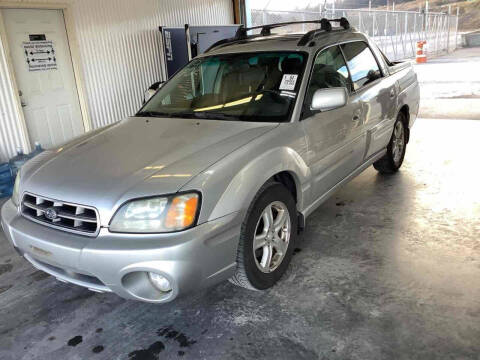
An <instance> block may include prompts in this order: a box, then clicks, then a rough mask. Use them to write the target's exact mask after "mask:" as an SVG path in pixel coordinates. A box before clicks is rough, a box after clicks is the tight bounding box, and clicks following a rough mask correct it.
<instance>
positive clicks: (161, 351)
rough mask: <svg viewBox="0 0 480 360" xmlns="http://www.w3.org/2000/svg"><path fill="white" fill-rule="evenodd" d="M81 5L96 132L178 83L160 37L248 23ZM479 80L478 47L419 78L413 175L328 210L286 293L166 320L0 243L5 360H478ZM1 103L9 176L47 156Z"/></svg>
mask: <svg viewBox="0 0 480 360" xmlns="http://www.w3.org/2000/svg"><path fill="white" fill-rule="evenodd" d="M251 1H253V0H251ZM81 2H82V4H80V1H71V2H69V3H68V4H67V5H65V6H66V8H68V11H66V12H65V13H68V14H69V15H68V16H70V17H72V19H73V21H72V22H71V24H70V25H67V33H68V34H69V36H70V34H71V33H69V32H68V29H69V26H72V27H73V28H74V32H75V36H76V38H75V39H72V38H71V37H70V38H69V40H70V48H71V50H70V51H71V52H72V57H73V58H75V57H76V58H77V59H78V63H75V61H74V60H73V65H72V68H73V70H72V71H73V74H74V77H75V76H77V74H80V75H81V81H80V85H77V86H80V87H81V89H78V94H79V97H80V99H79V104H80V105H79V110H78V111H79V112H80V113H82V116H81V117H83V120H82V124H83V125H82V126H84V130H85V131H88V130H90V129H94V128H98V127H101V126H104V125H107V124H109V123H112V122H114V121H118V120H120V119H122V118H124V117H126V116H128V115H131V114H133V113H135V111H136V110H137V109H138V108H139V106H140V105H141V102H142V96H143V92H144V90H145V89H147V88H148V86H149V85H150V84H151V83H153V82H155V81H158V80H159V79H164V78H165V77H166V74H165V67H164V64H163V61H164V60H163V54H161V51H162V50H161V47H160V45H159V36H160V33H159V32H158V26H162V25H169V26H178V27H183V26H184V24H186V23H191V24H202V25H227V24H233V23H238V22H240V20H239V19H240V16H239V15H238V13H237V14H236V12H239V11H240V10H241V5H242V3H243V2H241V1H240V2H238V1H233V2H232V1H223V0H222V1H220V0H202V1H193V0H190V1H187V0H182V1H179V0H177V1H175V2H174V1H162V2H161V3H162V4H161V5H159V2H157V1H153V0H142V1H141V2H140V3H137V2H135V3H136V4H137V5H135V6H133V5H132V4H133V3H130V2H128V1H126V0H125V1H118V2H117V1H113V0H109V1H101V2H95V1H90V0H88V1H84V0H82V1H81ZM3 3H4V2H2V1H0V9H3V8H4V7H3V6H2V5H5V4H6V3H8V7H9V8H15V4H14V3H15V2H12V1H9V2H5V4H3ZM25 3H27V5H25ZM96 3H102V5H97V4H96ZM200 3H202V4H201V5H199V4H200ZM18 4H21V7H19V8H21V9H25V8H28V2H24V1H19V2H18ZM39 4H41V2H39ZM115 4H117V6H114V5H115ZM128 4H130V5H128ZM5 6H6V5H5ZM19 6H20V5H19ZM62 6H63V5H62ZM45 8H48V6H46V7H43V9H45ZM115 8H116V9H115ZM37 9H38V8H37ZM112 9H113V10H112ZM152 11H153V12H154V16H151V13H152ZM110 12H111V13H110ZM149 13H150V14H149ZM107 14H109V15H107ZM75 16H79V18H78V19H75ZM4 22H5V20H4ZM73 23H75V25H74V26H73ZM0 25H2V24H0ZM2 26H5V24H3V25H2ZM118 27H124V28H126V30H125V29H124V30H118ZM117 30H118V32H117V33H116V32H115V31H117ZM122 31H124V32H123V33H122ZM129 36H131V37H132V39H131V42H128V41H127V42H123V41H122V40H123V39H126V38H128V37H129ZM135 36H137V37H138V38H137V39H135V38H134V37H135ZM96 39H97V40H98V41H97V40H96ZM4 40H5V39H3V38H2V44H3V46H5V42H4ZM72 41H73V42H74V43H75V44H73V45H74V46H72ZM105 44H108V45H109V48H108V51H107V48H103V49H102V46H103V47H105V46H106V45H105ZM0 45H1V44H0ZM115 46H116V47H115ZM73 48H76V49H77V50H72V49H73ZM75 51H78V53H77V54H75ZM108 52H110V53H108ZM3 54H4V52H3V51H2V52H0V55H2V56H3ZM90 55H91V56H92V59H91V61H92V62H94V63H95V64H89V61H90V60H88V61H87V59H89V58H88V57H89V56H90ZM115 59H119V62H118V63H115V61H114V60H115ZM7 62H8V61H7V60H6V59H5V58H0V75H2V76H4V79H5V78H8V74H9V71H8V66H7V65H8V64H7ZM112 64H114V65H115V66H114V67H113V68H112ZM9 66H10V65H9ZM479 67H480V47H468V48H461V49H457V50H456V51H454V52H451V53H446V54H442V55H438V56H435V57H433V58H429V59H428V62H427V63H426V64H418V65H415V71H416V72H417V75H418V79H419V82H420V89H421V108H420V113H419V118H418V119H417V121H416V123H415V126H414V127H413V130H412V132H411V139H410V143H409V145H408V148H407V156H406V158H405V163H404V165H403V167H402V168H401V170H400V171H399V172H398V173H397V174H395V175H392V176H385V175H380V174H378V173H377V172H376V171H375V170H374V169H373V168H372V167H370V168H368V169H367V170H366V171H364V172H363V173H362V174H361V175H360V176H358V177H357V178H355V179H354V180H353V181H351V182H350V183H348V184H347V185H345V186H343V187H342V188H341V189H340V190H339V191H338V192H337V193H335V195H334V196H332V197H331V198H330V199H329V200H328V201H327V202H325V203H324V204H323V205H322V206H321V207H320V208H318V209H317V210H316V211H315V212H314V213H313V214H312V215H311V216H310V217H309V218H308V219H307V227H306V229H305V230H304V231H303V232H302V233H301V235H300V238H299V241H298V243H297V244H296V248H295V250H294V257H293V260H292V262H291V264H290V266H289V268H288V270H287V273H286V274H285V275H284V276H283V278H282V279H281V281H279V283H278V284H277V285H275V286H274V287H273V288H272V289H269V290H266V291H257V292H255V291H246V290H244V289H241V288H238V287H235V286H234V285H232V284H230V283H228V282H227V283H222V284H220V285H217V286H215V287H213V288H209V289H206V290H204V291H202V292H200V293H194V294H191V295H189V296H185V297H182V298H179V299H177V300H175V301H174V302H171V303H167V304H163V305H155V304H147V303H141V302H136V301H131V300H124V299H122V298H120V297H118V296H115V295H113V294H98V293H95V292H92V291H89V290H88V289H85V288H81V287H77V286H74V285H70V284H65V283H62V282H59V281H57V280H56V279H55V278H53V277H52V276H49V275H48V274H46V273H43V272H42V271H38V270H36V269H34V268H33V267H32V266H31V265H30V264H29V263H28V262H27V261H25V260H24V259H23V258H21V257H19V256H18V255H17V254H16V252H15V251H14V250H13V248H12V247H11V245H10V244H9V243H8V241H7V240H6V238H5V235H4V234H3V232H2V231H1V230H0V319H1V321H0V358H1V359H5V360H10V359H11V360H13V359H54V358H58V359H96V358H98V359H176V358H184V359H253V358H257V359H478V358H479V355H478V354H479V353H480V222H479V219H480V190H479V187H478V182H479V179H480V170H479V168H478V165H477V164H478V160H476V158H477V155H478V154H479V150H478V138H479V137H480V100H479V98H480V86H479V84H480V72H479V71H478V68H479ZM76 80H78V77H77V78H76ZM0 81H2V84H1V85H0V86H2V87H3V89H5V88H6V87H7V85H8V84H7V81H4V80H1V79H0ZM8 86H10V85H8ZM16 90H18V89H16ZM0 94H5V95H4V96H3V97H2V99H1V100H0V104H2V107H3V108H2V109H0V114H1V116H2V117H1V118H0V120H1V121H2V124H1V127H0V141H1V144H0V155H1V157H2V160H6V159H8V158H9V157H11V156H13V155H15V151H16V149H17V148H19V147H20V148H23V149H24V150H25V152H27V153H28V152H29V151H30V150H31V149H33V145H34V144H33V142H32V141H31V137H32V135H31V134H30V135H29V133H28V131H25V129H23V130H18V131H14V129H20V128H22V127H25V124H26V123H28V121H27V122H26V121H25V119H23V115H22V114H21V110H20V111H17V110H18V105H19V102H20V101H21V99H17V98H14V96H13V95H12V94H11V91H10V92H7V91H5V92H4V93H2V92H1V91H0ZM4 201H6V199H0V204H2V203H3V202H4Z"/></svg>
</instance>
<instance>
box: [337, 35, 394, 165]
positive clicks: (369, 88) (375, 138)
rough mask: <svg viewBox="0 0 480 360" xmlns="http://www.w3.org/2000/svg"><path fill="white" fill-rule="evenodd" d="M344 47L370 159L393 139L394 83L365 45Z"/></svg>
mask: <svg viewBox="0 0 480 360" xmlns="http://www.w3.org/2000/svg"><path fill="white" fill-rule="evenodd" d="M341 48H342V51H343V54H344V56H345V59H346V61H347V65H348V68H349V71H350V75H351V78H352V83H353V93H352V95H351V99H352V101H353V102H357V103H358V104H359V105H360V107H361V115H360V116H361V117H362V123H363V127H364V132H365V135H366V137H365V139H366V142H365V154H364V159H367V158H369V157H370V156H372V155H373V154H375V153H376V152H378V151H380V150H382V149H383V148H384V147H385V146H386V144H387V143H388V141H389V139H390V136H391V133H392V126H393V122H394V121H395V97H396V87H395V80H394V79H393V78H391V77H388V74H385V73H384V71H382V69H381V68H380V66H379V63H378V61H377V59H376V58H375V56H374V55H373V53H372V51H371V49H370V47H369V46H368V44H367V43H366V42H364V41H355V42H349V43H345V44H342V45H341ZM386 75H387V76H386Z"/></svg>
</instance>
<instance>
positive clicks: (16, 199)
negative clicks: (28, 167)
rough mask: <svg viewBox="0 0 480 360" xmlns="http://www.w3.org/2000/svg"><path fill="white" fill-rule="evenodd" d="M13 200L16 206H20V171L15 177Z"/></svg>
mask: <svg viewBox="0 0 480 360" xmlns="http://www.w3.org/2000/svg"><path fill="white" fill-rule="evenodd" d="M12 202H13V204H14V205H15V206H17V207H18V204H19V202H20V171H19V172H18V173H17V176H16V177H15V184H14V185H13V192H12Z"/></svg>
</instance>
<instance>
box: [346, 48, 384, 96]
mask: <svg viewBox="0 0 480 360" xmlns="http://www.w3.org/2000/svg"><path fill="white" fill-rule="evenodd" d="M342 50H343V53H344V54H345V58H346V59H347V65H348V68H349V70H350V75H351V76H352V81H353V89H354V90H358V89H360V88H362V86H365V85H367V84H368V83H371V82H372V81H374V80H376V79H378V78H380V77H381V76H382V73H381V72H380V69H379V67H378V64H377V60H375V57H374V56H373V54H372V51H371V50H370V48H369V47H368V45H367V44H366V43H364V42H363V41H357V42H351V43H347V44H343V45H342Z"/></svg>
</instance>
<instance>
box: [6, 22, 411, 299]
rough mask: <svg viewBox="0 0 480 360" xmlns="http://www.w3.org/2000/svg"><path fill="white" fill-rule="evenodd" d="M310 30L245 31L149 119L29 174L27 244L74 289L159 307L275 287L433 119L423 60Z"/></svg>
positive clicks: (18, 205) (164, 96)
mask: <svg viewBox="0 0 480 360" xmlns="http://www.w3.org/2000/svg"><path fill="white" fill-rule="evenodd" d="M311 22H313V23H318V24H319V25H320V28H319V29H315V30H312V31H309V32H307V33H305V34H273V33H272V32H271V30H273V29H275V28H277V27H279V26H283V25H284V24H272V25H266V26H263V27H261V29H253V30H261V32H260V33H259V34H254V35H248V34H247V31H248V30H252V29H245V28H243V27H240V29H239V31H238V32H237V34H236V36H235V37H234V38H232V39H228V40H224V41H221V42H219V43H217V44H215V45H214V46H212V48H211V49H209V50H208V51H207V52H206V53H204V54H202V55H200V56H198V57H197V58H195V59H193V60H192V61H191V62H190V63H189V64H187V65H186V66H185V67H184V68H183V69H181V70H180V71H179V72H178V73H177V74H176V75H175V76H173V77H172V78H171V79H170V80H169V81H167V82H166V83H164V84H163V86H161V87H160V88H159V89H158V90H157V91H156V92H155V93H154V95H153V96H152V97H151V98H150V99H149V100H148V101H147V102H146V104H145V105H144V106H143V107H142V108H141V109H140V110H139V111H138V113H137V114H136V115H135V116H132V117H129V118H127V119H125V120H123V121H120V122H118V123H116V124H113V125H110V126H107V127H105V128H102V129H98V130H96V131H93V132H91V133H88V134H85V135H84V136H82V137H79V138H77V139H74V140H73V141H71V142H69V143H67V144H64V145H62V146H59V147H57V148H55V149H49V150H46V151H44V152H43V153H42V154H40V155H38V156H37V157H35V158H34V159H33V160H31V161H29V162H27V163H26V164H25V165H24V166H23V167H22V169H21V170H20V172H19V174H18V176H17V178H16V181H15V186H14V193H13V196H12V199H11V200H10V201H8V202H6V203H5V204H4V206H3V208H2V217H1V218H2V226H3V228H4V231H5V233H6V235H7V238H8V239H9V241H10V242H11V244H12V245H13V246H14V248H15V249H16V250H17V251H18V253H19V254H21V255H22V256H24V257H25V259H26V260H28V261H29V262H30V263H31V264H32V265H33V266H35V267H36V268H38V269H40V270H43V271H45V272H47V273H49V274H51V275H53V276H55V277H56V278H57V279H59V280H61V281H64V282H69V283H73V284H77V285H80V286H84V287H86V288H88V289H90V290H92V291H97V292H114V293H116V294H118V295H120V296H122V297H124V298H128V299H136V300H141V301H146V302H152V303H164V302H167V301H171V300H173V299H175V298H176V297H177V296H179V295H181V294H184V293H186V292H188V291H192V290H197V289H200V288H204V287H206V286H210V285H213V284H216V283H218V282H220V281H223V280H227V279H230V281H231V282H233V283H234V284H236V285H240V286H243V287H245V288H248V289H254V290H263V289H267V288H269V287H271V286H273V285H274V284H275V282H277V281H278V280H279V279H280V277H281V276H282V274H283V273H284V272H285V270H286V268H287V266H288V264H289V262H290V260H291V258H292V253H293V250H294V248H295V243H296V241H297V234H298V231H299V230H300V229H302V228H303V227H304V226H305V224H306V219H307V217H308V216H309V215H310V214H311V213H312V212H313V211H314V210H315V209H317V208H318V207H319V206H320V204H322V202H324V201H325V200H326V199H327V198H328V197H329V196H330V195H331V194H333V193H334V192H335V191H336V190H337V189H338V188H339V187H340V186H342V185H343V184H345V183H346V182H348V181H349V180H351V179H352V178H354V177H355V176H356V175H358V174H359V173H361V172H362V171H363V170H365V169H366V168H367V167H369V166H370V165H373V166H374V167H375V169H377V170H378V171H379V172H380V173H382V174H393V173H395V172H397V171H398V170H399V168H400V167H401V165H402V162H403V160H404V156H405V152H406V148H407V144H408V141H409V138H410V131H411V128H412V125H413V123H414V121H415V118H416V116H417V112H418V107H419V86H418V82H417V76H416V74H415V72H414V70H413V68H412V66H411V65H410V64H409V63H400V64H394V63H391V62H390V61H388V59H387V58H386V57H385V56H384V55H383V54H382V53H381V51H380V50H379V49H378V48H377V46H376V45H375V44H374V43H373V42H372V41H370V39H369V38H368V37H367V36H365V35H364V34H362V33H359V32H357V31H355V30H354V29H352V28H350V26H349V24H348V21H347V20H346V19H343V18H342V19H338V20H326V19H322V20H319V21H311ZM332 22H338V23H339V24H340V26H332V25H331V23H332Z"/></svg>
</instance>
